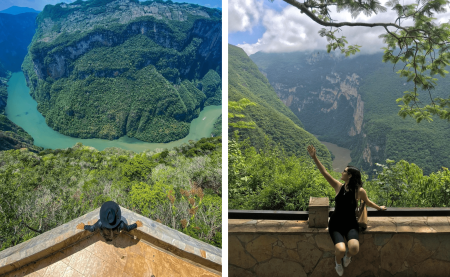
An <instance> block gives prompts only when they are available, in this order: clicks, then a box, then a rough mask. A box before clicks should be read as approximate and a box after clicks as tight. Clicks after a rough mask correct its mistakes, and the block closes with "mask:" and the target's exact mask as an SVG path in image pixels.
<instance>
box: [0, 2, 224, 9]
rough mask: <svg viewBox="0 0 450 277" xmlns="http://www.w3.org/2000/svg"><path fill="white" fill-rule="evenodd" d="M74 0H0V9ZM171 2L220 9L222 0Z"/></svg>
mask: <svg viewBox="0 0 450 277" xmlns="http://www.w3.org/2000/svg"><path fill="white" fill-rule="evenodd" d="M74 1H75V0H0V10H5V9H7V8H9V7H11V6H19V7H28V8H32V9H35V10H38V11H42V10H43V9H44V7H45V5H47V4H51V5H55V4H58V3H61V2H64V3H72V2H74ZM172 1H173V2H179V3H182V2H185V3H192V4H198V5H202V6H206V7H209V8H219V9H222V0H183V1H179V0H172Z"/></svg>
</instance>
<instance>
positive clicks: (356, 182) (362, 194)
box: [308, 145, 386, 276]
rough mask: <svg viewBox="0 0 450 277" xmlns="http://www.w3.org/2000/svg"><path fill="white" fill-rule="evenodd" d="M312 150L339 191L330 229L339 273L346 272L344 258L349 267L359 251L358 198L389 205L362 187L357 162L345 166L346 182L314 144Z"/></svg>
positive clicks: (314, 156) (321, 167)
mask: <svg viewBox="0 0 450 277" xmlns="http://www.w3.org/2000/svg"><path fill="white" fill-rule="evenodd" d="M308 153H309V155H310V156H311V157H312V158H313V160H314V162H315V163H316V166H317V168H319V171H320V173H322V175H323V177H325V179H326V180H327V182H328V183H329V184H330V185H331V186H332V187H333V188H334V190H335V191H336V197H335V203H336V206H335V210H334V213H333V215H332V216H331V218H330V221H329V222H328V232H329V233H330V236H331V239H332V240H333V243H334V249H335V255H336V258H335V261H336V272H337V273H338V274H339V276H342V275H343V274H344V268H343V267H342V262H341V259H342V258H343V263H344V267H347V266H348V265H349V264H350V262H351V259H352V256H354V255H356V254H357V253H358V252H359V225H358V222H357V220H356V216H355V209H356V206H357V202H358V200H359V199H361V200H362V201H364V203H366V205H367V206H369V207H372V208H375V209H377V210H386V207H385V206H381V207H379V206H378V205H377V204H375V203H373V202H372V201H370V200H369V198H367V193H366V191H365V190H364V189H363V188H362V186H363V183H362V181H361V172H359V170H358V169H357V168H355V167H353V166H348V167H346V168H345V170H344V171H343V172H342V176H341V180H342V181H344V182H345V183H344V184H342V183H341V182H339V181H338V180H336V179H334V178H333V177H332V176H331V175H330V174H329V173H328V172H327V170H326V169H325V167H324V166H323V165H322V164H321V163H320V161H319V159H318V158H317V156H316V149H315V148H314V146H312V145H310V146H308ZM344 237H345V238H346V239H347V242H348V251H346V247H345V243H344Z"/></svg>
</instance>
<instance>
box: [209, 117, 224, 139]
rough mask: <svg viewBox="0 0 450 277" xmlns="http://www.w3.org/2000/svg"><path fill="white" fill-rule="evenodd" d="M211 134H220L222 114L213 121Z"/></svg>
mask: <svg viewBox="0 0 450 277" xmlns="http://www.w3.org/2000/svg"><path fill="white" fill-rule="evenodd" d="M211 135H213V136H214V137H218V136H222V115H220V116H219V118H217V120H216V122H215V123H214V129H213V131H212V132H211Z"/></svg>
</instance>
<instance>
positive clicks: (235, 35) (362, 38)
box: [228, 0, 450, 55]
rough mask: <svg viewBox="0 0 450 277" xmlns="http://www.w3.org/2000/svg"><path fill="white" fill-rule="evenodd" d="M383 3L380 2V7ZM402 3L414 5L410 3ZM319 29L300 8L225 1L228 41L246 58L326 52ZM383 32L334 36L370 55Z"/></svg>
mask: <svg viewBox="0 0 450 277" xmlns="http://www.w3.org/2000/svg"><path fill="white" fill-rule="evenodd" d="M299 1H300V2H303V1H302V0H299ZM384 2H386V1H385V0H382V1H381V3H382V4H383V3H384ZM403 2H404V3H405V4H408V3H413V1H411V0H404V1H403ZM449 10H450V7H447V12H446V13H443V14H437V15H435V17H436V18H437V21H438V22H440V23H444V22H449V19H450V12H449ZM331 12H332V13H331V14H332V18H333V19H335V20H336V21H350V22H370V23H375V22H385V23H388V22H393V21H394V20H395V18H396V12H394V11H392V10H390V8H388V11H387V12H385V13H379V14H377V15H373V16H371V17H367V16H365V15H363V14H361V15H359V16H358V17H357V18H355V19H352V18H351V15H350V13H349V12H346V11H343V12H340V13H337V12H336V9H335V8H331ZM405 24H408V22H405ZM409 24H410V23H409ZM322 28H324V27H323V26H320V25H319V24H317V23H315V22H314V21H312V20H311V19H310V18H309V17H308V16H306V15H304V14H301V13H300V10H299V9H297V8H295V7H293V6H291V5H289V4H287V3H285V2H283V1H281V0H274V1H273V2H270V1H269V0H228V42H229V43H230V44H233V45H236V46H238V47H241V48H242V49H244V51H245V52H246V53H247V54H248V55H251V54H253V53H256V52H258V51H263V52H293V51H308V50H326V44H327V40H326V38H323V37H320V36H319V34H318V31H319V30H320V29H322ZM384 32H385V30H384V28H383V27H375V28H367V27H342V28H341V32H339V33H338V34H337V36H345V37H346V39H347V41H348V43H349V45H354V44H357V45H360V46H362V47H361V48H360V49H361V53H362V54H373V53H377V52H382V51H383V50H382V49H381V48H382V47H384V46H385V45H384V44H383V41H382V39H380V38H379V37H378V36H379V35H380V34H382V33H384Z"/></svg>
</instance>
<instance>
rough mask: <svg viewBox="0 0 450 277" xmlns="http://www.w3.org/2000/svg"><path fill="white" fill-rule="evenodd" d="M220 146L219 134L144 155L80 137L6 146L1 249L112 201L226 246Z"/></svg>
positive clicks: (0, 176)
mask: <svg viewBox="0 0 450 277" xmlns="http://www.w3.org/2000/svg"><path fill="white" fill-rule="evenodd" d="M221 148H222V143H221V138H220V137H219V138H203V139H201V140H199V141H196V142H190V143H189V144H184V145H181V146H180V147H176V148H174V149H171V150H164V151H161V150H159V151H144V152H143V153H139V154H136V153H134V152H132V151H126V150H123V149H119V148H107V149H105V150H104V151H97V150H95V149H94V148H92V147H88V146H83V145H82V144H81V143H78V144H76V145H75V146H74V147H71V148H67V149H64V150H62V149H56V150H51V149H46V150H44V151H41V152H39V153H37V154H36V153H32V152H30V151H27V150H24V149H21V150H9V151H0V161H1V162H0V190H1V191H2V201H0V209H1V211H2V212H1V213H0V220H1V221H2V222H7V224H2V225H1V226H0V251H1V250H4V249H6V248H8V247H11V246H14V245H17V244H19V243H21V242H24V241H27V240H29V239H31V238H33V237H36V236H37V235H39V233H40V232H46V231H48V230H52V229H54V228H55V227H57V226H61V225H63V224H64V223H67V222H69V221H71V220H73V219H75V218H78V217H80V216H82V215H84V214H86V213H87V212H90V211H93V210H95V209H96V208H98V207H100V206H101V205H102V204H103V203H104V202H106V201H110V200H112V201H115V202H116V203H118V204H119V205H121V206H122V207H125V208H127V209H130V210H132V211H134V212H136V213H139V214H141V215H143V216H146V217H149V218H151V219H152V220H155V221H158V222H160V223H162V224H165V225H167V226H169V227H171V228H173V229H176V230H178V231H180V232H183V233H185V234H187V235H189V236H191V237H193V238H196V239H199V240H202V241H205V242H207V243H209V244H212V245H215V246H218V247H221V245H222V235H221V233H222V228H221V224H222V198H221V195H222V187H221V184H222V171H221V170H220V168H221V163H222V159H221V156H222V154H221ZM175 211H176V212H175ZM30 227H31V229H30ZM35 230H38V231H37V232H36V231H35Z"/></svg>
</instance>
